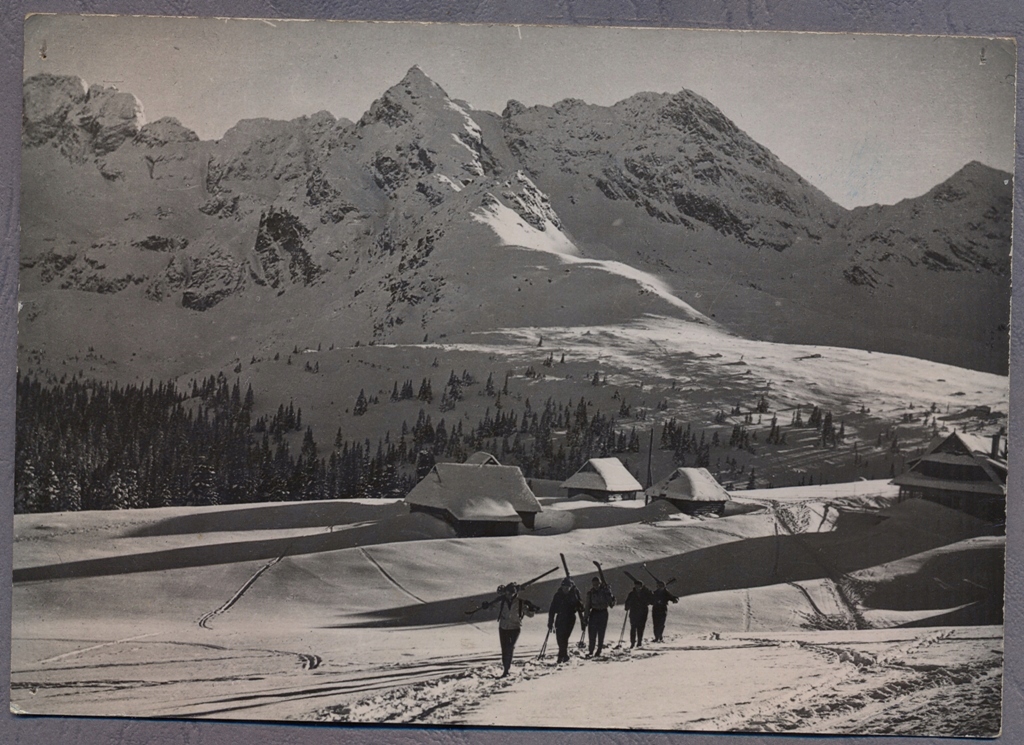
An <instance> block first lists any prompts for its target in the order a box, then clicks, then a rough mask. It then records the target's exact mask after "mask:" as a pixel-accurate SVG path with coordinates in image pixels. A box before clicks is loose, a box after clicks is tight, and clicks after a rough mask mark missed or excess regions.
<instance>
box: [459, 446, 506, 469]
mask: <svg viewBox="0 0 1024 745" xmlns="http://www.w3.org/2000/svg"><path fill="white" fill-rule="evenodd" d="M466 463H467V465H472V466H500V465H501V463H499V462H498V459H497V458H495V457H494V456H493V455H491V454H490V453H485V452H484V451H483V450H478V451H477V452H475V453H473V454H472V455H471V456H469V457H468V458H466Z"/></svg>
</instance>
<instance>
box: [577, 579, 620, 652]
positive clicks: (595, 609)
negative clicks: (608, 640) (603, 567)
mask: <svg viewBox="0 0 1024 745" xmlns="http://www.w3.org/2000/svg"><path fill="white" fill-rule="evenodd" d="M614 606H615V596H614V595H613V594H612V588H610V587H609V586H608V583H606V582H602V581H601V580H600V579H598V578H597V577H594V579H593V580H591V587H590V589H589V590H587V601H586V603H585V605H584V616H583V625H584V626H586V627H587V634H588V636H589V638H590V648H589V652H588V655H594V654H597V656H598V657H600V656H601V650H602V649H604V632H605V629H607V628H608V609H609V608H612V607H614ZM595 646H596V647H597V652H596V653H595V652H594V647H595Z"/></svg>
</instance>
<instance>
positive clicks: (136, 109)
mask: <svg viewBox="0 0 1024 745" xmlns="http://www.w3.org/2000/svg"><path fill="white" fill-rule="evenodd" d="M23 98H24V102H25V104H24V111H23V114H22V125H23V126H22V131H23V135H22V143H23V144H24V145H25V146H26V147H38V146H41V145H44V144H46V143H50V144H52V145H54V146H55V147H57V149H58V150H60V152H61V153H63V154H64V155H65V156H67V157H68V158H71V159H74V160H84V159H87V158H90V157H94V156H102V155H106V154H107V153H110V152H113V151H114V150H116V149H117V148H118V147H120V146H121V144H122V143H124V142H125V141H126V140H131V139H133V138H134V137H135V136H136V135H137V134H138V133H139V131H140V130H141V129H142V127H143V125H144V124H145V122H146V119H145V115H144V113H143V110H142V103H141V102H140V101H139V99H137V98H136V97H135V96H134V95H132V94H131V93H122V92H120V91H118V90H117V89H116V88H109V87H105V86H101V85H91V86H89V87H88V88H86V87H85V83H84V82H83V81H82V79H81V78H77V77H73V76H60V75H49V74H41V75H35V76H33V77H31V78H29V79H28V80H26V81H25V82H24V85H23Z"/></svg>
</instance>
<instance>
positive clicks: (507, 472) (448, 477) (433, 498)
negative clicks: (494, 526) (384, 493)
mask: <svg viewBox="0 0 1024 745" xmlns="http://www.w3.org/2000/svg"><path fill="white" fill-rule="evenodd" d="M405 502H406V504H409V505H416V506H420V507H432V508H435V509H440V510H447V511H448V512H450V513H451V514H452V515H453V516H454V517H456V518H457V519H459V520H488V521H495V520H497V521H504V520H509V521H512V520H519V519H520V515H519V513H520V512H540V510H541V508H540V502H538V501H537V498H536V497H535V496H534V495H533V492H532V491H530V487H529V486H528V485H527V483H526V479H524V478H523V472H522V471H520V470H519V469H518V468H517V467H516V466H496V465H480V464H476V463H438V464H436V465H435V466H434V467H433V468H431V469H430V473H428V474H427V475H426V476H424V477H423V480H422V481H420V483H418V484H416V486H414V487H413V488H412V491H410V492H409V494H408V496H406V498H405Z"/></svg>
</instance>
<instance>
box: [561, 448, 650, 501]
mask: <svg viewBox="0 0 1024 745" xmlns="http://www.w3.org/2000/svg"><path fill="white" fill-rule="evenodd" d="M562 488H563V489H566V490H567V491H568V492H569V497H576V496H580V495H584V496H588V497H593V498H594V499H600V500H602V501H604V502H610V501H613V500H617V499H636V493H637V492H638V491H643V487H642V486H640V482H639V481H637V480H636V479H635V478H633V474H631V473H630V472H629V471H627V470H626V467H625V466H624V465H622V461H621V460H619V459H618V458H591V459H590V460H588V461H587V462H586V463H584V464H583V467H582V468H580V470H578V471H577V472H576V473H574V474H573V475H572V476H570V477H569V478H568V479H567V480H566V481H563V482H562Z"/></svg>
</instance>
